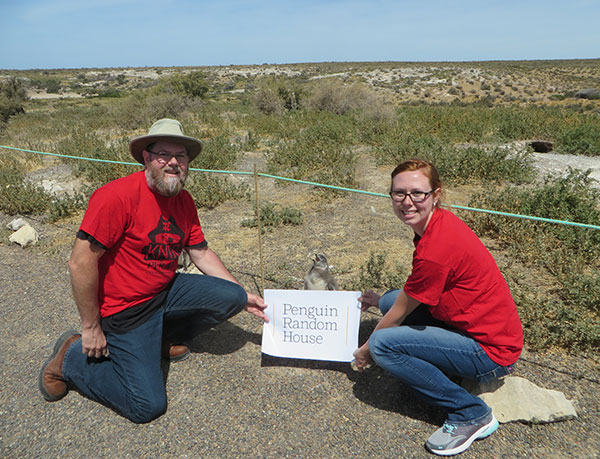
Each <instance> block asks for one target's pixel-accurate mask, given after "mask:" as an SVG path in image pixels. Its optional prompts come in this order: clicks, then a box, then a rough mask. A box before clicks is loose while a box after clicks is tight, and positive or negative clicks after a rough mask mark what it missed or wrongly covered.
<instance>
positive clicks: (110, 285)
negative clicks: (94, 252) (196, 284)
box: [80, 171, 206, 317]
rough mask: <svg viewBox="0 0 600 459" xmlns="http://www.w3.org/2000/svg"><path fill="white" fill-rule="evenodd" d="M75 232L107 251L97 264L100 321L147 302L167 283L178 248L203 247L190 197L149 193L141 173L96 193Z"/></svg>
mask: <svg viewBox="0 0 600 459" xmlns="http://www.w3.org/2000/svg"><path fill="white" fill-rule="evenodd" d="M80 230H82V231H84V232H85V233H87V234H88V235H90V236H92V237H93V238H94V239H96V240H97V241H98V242H99V243H100V244H102V245H103V246H104V247H106V248H107V249H108V250H107V251H106V253H105V254H104V255H103V256H102V257H101V258H100V261H99V264H98V270H99V276H100V277H99V288H98V301H99V305H100V315H101V316H102V317H108V316H111V315H113V314H116V313H117V312H120V311H122V310H124V309H126V308H129V307H131V306H136V305H138V304H141V303H143V302H145V301H148V300H150V299H151V298H153V297H154V296H155V295H156V294H157V293H159V292H160V291H162V290H164V289H165V287H166V286H167V284H169V282H170V281H171V280H172V279H173V276H174V275H175V271H176V269H177V261H178V258H179V254H180V253H181V251H182V249H183V247H190V246H199V245H200V246H201V245H203V244H206V242H205V240H204V234H203V233H202V228H201V226H200V221H199V220H198V213H197V211H196V206H195V205H194V201H193V199H192V197H191V196H190V194H189V193H188V192H187V191H185V190H182V191H181V192H180V193H178V194H177V195H176V196H173V197H170V198H167V197H164V196H162V195H160V194H158V193H154V192H153V191H152V190H151V189H150V188H149V187H148V185H147V183H146V177H145V173H144V171H140V172H136V173H134V174H131V175H129V176H127V177H123V178H120V179H117V180H114V181H113V182H110V183H108V184H106V185H104V186H103V187H101V188H99V189H98V190H96V191H95V192H94V194H92V196H91V198H90V202H89V205H88V209H87V211H86V213H85V216H84V217H83V222H82V223H81V227H80Z"/></svg>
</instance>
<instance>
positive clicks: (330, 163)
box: [267, 120, 356, 187]
mask: <svg viewBox="0 0 600 459" xmlns="http://www.w3.org/2000/svg"><path fill="white" fill-rule="evenodd" d="M334 121H335V120H334ZM340 127H341V125H338V124H336V123H335V122H333V123H323V124H314V125H310V126H309V127H307V128H306V129H304V130H302V131H301V132H299V133H298V135H297V136H296V137H295V138H294V139H290V140H283V141H282V142H280V144H279V145H278V146H277V147H276V149H275V150H274V151H272V152H270V153H268V154H267V157H268V160H267V167H268V171H269V173H271V174H277V175H283V176H286V177H290V178H294V179H299V180H308V181H312V182H318V183H324V184H327V185H334V186H343V187H354V186H356V179H355V172H354V168H355V165H356V154H355V153H353V152H352V150H351V149H350V148H349V147H348V146H346V142H347V139H346V138H345V132H344V129H343V127H342V129H340Z"/></svg>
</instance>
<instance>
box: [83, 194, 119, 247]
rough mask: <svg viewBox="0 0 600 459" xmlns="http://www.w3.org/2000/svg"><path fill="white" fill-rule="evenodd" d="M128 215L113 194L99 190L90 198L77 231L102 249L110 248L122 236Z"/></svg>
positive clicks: (117, 197)
mask: <svg viewBox="0 0 600 459" xmlns="http://www.w3.org/2000/svg"><path fill="white" fill-rule="evenodd" d="M128 220H129V213H128V212H127V211H126V209H125V206H124V205H123V201H122V200H121V199H120V198H119V196H117V195H116V194H115V193H114V192H112V191H110V190H106V189H104V188H99V189H98V190H96V191H95V192H94V193H93V194H92V196H91V197H90V202H89V204H88V208H87V210H86V211H85V215H84V216H83V221H82V222H81V226H80V227H79V229H80V230H81V231H84V232H85V233H87V234H88V235H89V236H91V237H92V238H94V239H95V240H96V241H98V242H99V243H100V244H102V245H103V246H104V247H107V248H110V247H112V246H113V245H114V244H115V243H116V242H117V241H118V240H119V239H120V238H121V236H122V235H123V233H124V231H125V228H126V227H127V222H128Z"/></svg>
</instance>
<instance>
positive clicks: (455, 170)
mask: <svg viewBox="0 0 600 459" xmlns="http://www.w3.org/2000/svg"><path fill="white" fill-rule="evenodd" d="M373 151H374V154H375V156H376V158H377V160H378V162H379V163H381V164H393V165H396V164H399V163H400V162H402V161H405V160H407V159H410V158H415V157H417V158H422V159H425V160H428V161H431V162H432V163H433V164H435V166H436V168H437V169H438V171H439V173H440V175H441V177H442V178H443V180H444V181H446V182H448V183H453V184H461V183H474V182H478V183H482V182H483V183H487V182H494V183H499V182H501V181H506V180H508V181H511V182H514V183H526V182H528V181H530V180H531V179H532V177H533V175H534V170H533V167H532V159H531V155H530V153H527V152H523V153H511V152H510V151H509V150H507V149H501V148H481V147H455V146H453V145H448V144H447V143H444V142H442V141H441V140H439V139H438V138H436V137H433V136H427V135H425V136H421V137H412V136H405V135H403V136H401V137H400V138H396V139H395V141H393V142H390V143H388V144H386V145H382V146H378V147H375V149H374V150H373Z"/></svg>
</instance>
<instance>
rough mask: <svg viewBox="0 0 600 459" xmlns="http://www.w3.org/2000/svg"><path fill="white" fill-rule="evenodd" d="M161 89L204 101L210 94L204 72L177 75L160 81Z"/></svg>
mask: <svg viewBox="0 0 600 459" xmlns="http://www.w3.org/2000/svg"><path fill="white" fill-rule="evenodd" d="M159 89H160V90H161V91H163V92H168V93H173V94H179V95H180V96H188V97H195V98H199V99H202V98H204V96H205V95H206V93H207V92H208V89H209V86H208V83H207V82H206V76H205V75H204V72H191V73H177V74H176V75H173V76H171V77H168V78H165V79H162V80H160V82H159Z"/></svg>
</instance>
